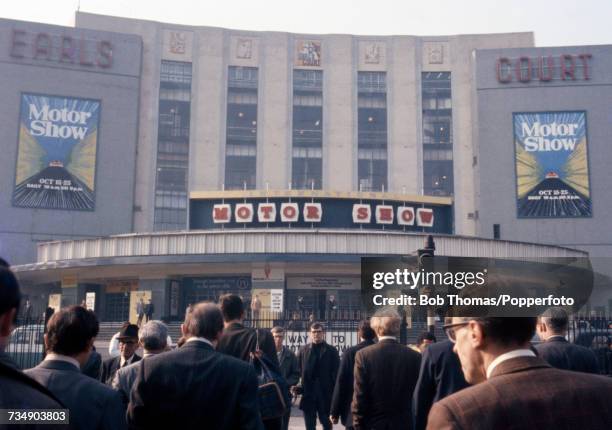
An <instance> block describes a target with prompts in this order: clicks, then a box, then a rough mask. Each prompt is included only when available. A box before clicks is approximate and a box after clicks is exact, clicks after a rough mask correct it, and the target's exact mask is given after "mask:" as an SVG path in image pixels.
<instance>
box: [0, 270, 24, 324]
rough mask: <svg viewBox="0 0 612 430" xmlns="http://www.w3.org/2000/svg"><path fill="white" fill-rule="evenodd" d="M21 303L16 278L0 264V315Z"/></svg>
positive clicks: (16, 307)
mask: <svg viewBox="0 0 612 430" xmlns="http://www.w3.org/2000/svg"><path fill="white" fill-rule="evenodd" d="M20 303H21V292H20V291H19V282H17V278H16V277H15V275H14V274H13V272H12V271H11V269H9V268H8V267H5V266H0V315H4V314H5V313H7V312H8V311H10V310H11V309H19V305H20Z"/></svg>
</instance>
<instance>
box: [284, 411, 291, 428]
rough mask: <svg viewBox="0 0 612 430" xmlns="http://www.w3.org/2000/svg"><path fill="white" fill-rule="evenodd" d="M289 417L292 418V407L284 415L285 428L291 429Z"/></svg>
mask: <svg viewBox="0 0 612 430" xmlns="http://www.w3.org/2000/svg"><path fill="white" fill-rule="evenodd" d="M289 418H291V407H289V410H288V411H287V413H286V414H285V416H284V417H283V430H289Z"/></svg>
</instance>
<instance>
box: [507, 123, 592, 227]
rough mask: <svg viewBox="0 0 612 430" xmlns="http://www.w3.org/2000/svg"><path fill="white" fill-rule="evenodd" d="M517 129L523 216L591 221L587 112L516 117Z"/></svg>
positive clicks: (518, 191) (519, 199)
mask: <svg viewBox="0 0 612 430" xmlns="http://www.w3.org/2000/svg"><path fill="white" fill-rule="evenodd" d="M513 126H514V147H515V163H516V194H517V211H518V217H519V218H567V217H590V216H591V215H592V207H591V193H590V187H589V166H588V146H587V133H586V113H585V112H532V113H515V114H513Z"/></svg>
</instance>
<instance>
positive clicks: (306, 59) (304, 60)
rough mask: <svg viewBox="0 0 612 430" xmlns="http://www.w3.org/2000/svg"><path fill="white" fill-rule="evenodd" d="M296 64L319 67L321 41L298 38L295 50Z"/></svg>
mask: <svg viewBox="0 0 612 430" xmlns="http://www.w3.org/2000/svg"><path fill="white" fill-rule="evenodd" d="M296 65H297V66H299V67H321V42H320V41H318V40H299V41H298V43H297V51H296Z"/></svg>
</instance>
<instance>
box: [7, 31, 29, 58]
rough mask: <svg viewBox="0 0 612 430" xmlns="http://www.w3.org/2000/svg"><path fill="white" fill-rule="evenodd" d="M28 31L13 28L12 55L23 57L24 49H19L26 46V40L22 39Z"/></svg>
mask: <svg viewBox="0 0 612 430" xmlns="http://www.w3.org/2000/svg"><path fill="white" fill-rule="evenodd" d="M25 34H26V32H25V31H23V30H13V38H12V40H11V42H12V43H11V57H15V58H23V51H19V52H18V51H17V49H18V48H20V47H22V46H25V42H24V41H23V40H21V37H22V36H25Z"/></svg>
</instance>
